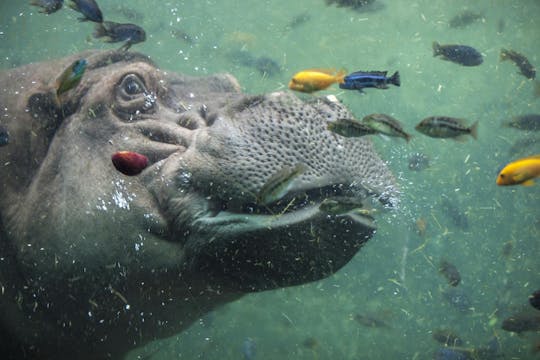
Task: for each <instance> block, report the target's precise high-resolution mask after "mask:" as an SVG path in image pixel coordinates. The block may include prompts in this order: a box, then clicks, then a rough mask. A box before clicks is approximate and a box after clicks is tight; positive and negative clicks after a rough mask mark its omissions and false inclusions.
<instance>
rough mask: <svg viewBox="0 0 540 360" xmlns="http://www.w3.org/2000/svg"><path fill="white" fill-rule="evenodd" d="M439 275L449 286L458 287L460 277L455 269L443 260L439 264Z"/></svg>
mask: <svg viewBox="0 0 540 360" xmlns="http://www.w3.org/2000/svg"><path fill="white" fill-rule="evenodd" d="M439 273H441V274H442V275H443V276H444V277H445V278H446V280H447V281H448V284H450V286H458V285H459V282H460V281H461V275H460V274H459V271H458V269H457V267H456V266H455V265H454V264H452V263H450V262H448V261H446V260H444V259H442V260H441V262H440V264H439Z"/></svg>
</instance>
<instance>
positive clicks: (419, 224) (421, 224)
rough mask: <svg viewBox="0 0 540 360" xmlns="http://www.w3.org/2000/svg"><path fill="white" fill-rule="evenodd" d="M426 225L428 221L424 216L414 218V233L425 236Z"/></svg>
mask: <svg viewBox="0 0 540 360" xmlns="http://www.w3.org/2000/svg"><path fill="white" fill-rule="evenodd" d="M427 225H428V223H427V221H426V219H424V218H418V219H416V221H415V222H414V227H415V229H416V233H417V234H418V236H420V237H424V236H426V231H427Z"/></svg>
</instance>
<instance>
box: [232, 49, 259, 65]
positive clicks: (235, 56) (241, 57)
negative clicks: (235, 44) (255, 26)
mask: <svg viewBox="0 0 540 360" xmlns="http://www.w3.org/2000/svg"><path fill="white" fill-rule="evenodd" d="M228 57H229V58H230V59H231V61H232V63H233V64H235V65H241V66H246V67H253V66H255V61H256V60H257V58H256V57H255V55H253V54H252V53H250V52H249V51H246V50H239V49H235V50H231V51H230V52H229V53H228Z"/></svg>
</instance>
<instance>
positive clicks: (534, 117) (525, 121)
mask: <svg viewBox="0 0 540 360" xmlns="http://www.w3.org/2000/svg"><path fill="white" fill-rule="evenodd" d="M503 125H504V126H508V127H513V128H515V129H519V130H529V131H540V114H526V115H519V116H514V117H513V118H512V119H510V121H508V122H505V123H503Z"/></svg>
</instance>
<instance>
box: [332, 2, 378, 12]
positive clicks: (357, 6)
mask: <svg viewBox="0 0 540 360" xmlns="http://www.w3.org/2000/svg"><path fill="white" fill-rule="evenodd" d="M374 2H375V0H326V4H327V5H332V4H336V5H337V6H338V7H349V8H351V9H353V10H359V9H361V8H363V7H365V6H368V5H371V4H372V3H374Z"/></svg>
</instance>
